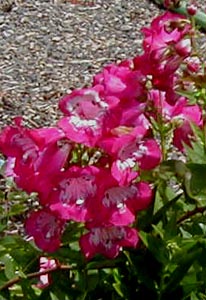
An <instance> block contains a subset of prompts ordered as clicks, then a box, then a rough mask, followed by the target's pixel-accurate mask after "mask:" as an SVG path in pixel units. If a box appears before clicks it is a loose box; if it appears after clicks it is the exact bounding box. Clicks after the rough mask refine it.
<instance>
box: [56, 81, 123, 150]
mask: <svg viewBox="0 0 206 300" xmlns="http://www.w3.org/2000/svg"><path fill="white" fill-rule="evenodd" d="M118 102H119V99H118V98H116V97H105V95H104V90H103V87H102V86H100V85H98V86H95V87H93V88H87V89H82V90H76V91H74V92H72V93H71V94H69V95H67V96H65V97H63V98H62V99H61V100H60V102H59V107H60V109H61V110H62V111H63V113H64V114H65V115H66V117H64V118H62V119H61V120H60V121H59V122H58V126H59V127H60V128H62V129H63V131H64V132H65V134H66V136H67V138H69V139H71V140H72V141H74V142H77V143H83V144H85V145H87V146H95V144H96V142H97V141H98V139H99V138H100V137H101V136H102V134H103V132H104V130H106V128H107V127H109V126H110V123H113V122H115V119H116V118H115V117H114V115H111V110H112V109H113V108H114V107H115V106H116V105H117V104H118Z"/></svg>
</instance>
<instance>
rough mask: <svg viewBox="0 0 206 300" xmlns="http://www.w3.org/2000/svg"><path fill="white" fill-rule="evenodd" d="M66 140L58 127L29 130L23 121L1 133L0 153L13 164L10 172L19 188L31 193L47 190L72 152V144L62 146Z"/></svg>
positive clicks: (9, 167) (17, 120) (9, 165)
mask: <svg viewBox="0 0 206 300" xmlns="http://www.w3.org/2000/svg"><path fill="white" fill-rule="evenodd" d="M63 137H64V133H63V132H62V131H61V130H59V129H57V128H40V129H27V128H25V127H23V126H22V125H21V119H16V120H15V124H14V126H7V127H6V128H4V129H3V130H2V132H1V134H0V150H1V151H2V152H3V154H5V155H6V156H7V157H9V162H11V161H12V169H11V164H8V165H7V166H8V167H7V171H9V173H10V174H11V173H13V174H12V176H13V177H14V180H15V182H16V184H17V186H18V187H20V188H22V189H24V190H25V191H26V192H28V193H31V192H38V193H41V192H43V193H45V192H47V191H48V189H49V187H51V186H52V184H53V180H54V178H55V176H56V175H57V174H58V173H59V172H61V168H63V167H64V164H65V163H66V160H67V158H68V155H69V153H70V150H71V146H70V144H69V143H62V145H61V143H59V142H60V141H61V140H62V138H63ZM48 175H49V176H48Z"/></svg>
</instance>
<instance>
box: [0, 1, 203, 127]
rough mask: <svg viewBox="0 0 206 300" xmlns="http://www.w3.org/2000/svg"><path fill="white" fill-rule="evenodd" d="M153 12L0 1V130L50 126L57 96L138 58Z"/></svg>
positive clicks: (139, 5)
mask: <svg viewBox="0 0 206 300" xmlns="http://www.w3.org/2000/svg"><path fill="white" fill-rule="evenodd" d="M199 1H200V2H201V0H199ZM72 2H73V4H72ZM202 2H205V1H202ZM6 3H7V6H6V5H5V4H6ZM204 6H205V4H203V7H204ZM159 13H160V10H159V9H158V8H157V7H156V6H155V5H154V4H152V3H151V2H150V1H149V0H141V1H138V0H67V1H65V0H53V1H51V0H50V1H49V0H47V1H46V0H0V32H1V36H0V74H1V75H0V126H3V125H5V124H8V123H10V122H11V119H12V118H13V116H15V115H23V116H24V120H25V123H26V124H27V125H28V126H32V127H33V126H35V127H38V126H42V125H52V124H54V123H55V121H56V119H57V117H58V111H57V103H58V99H59V98H60V97H61V95H63V94H65V93H67V92H69V91H70V90H71V89H73V88H77V87H82V86H85V85H88V84H89V83H90V82H91V78H92V76H93V75H94V74H95V73H96V72H98V71H99V70H100V69H101V68H102V66H104V65H106V64H108V63H110V62H114V61H119V60H122V59H124V58H128V57H133V56H135V55H136V54H138V53H140V52H141V43H142V35H141V32H140V29H141V27H142V26H145V25H148V24H149V23H150V21H151V19H153V18H154V17H155V16H157V15H158V14H159ZM203 38H204V40H205V36H204V37H203ZM203 44H204V43H202V45H203ZM204 49H205V48H204Z"/></svg>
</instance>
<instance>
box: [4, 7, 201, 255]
mask: <svg viewBox="0 0 206 300" xmlns="http://www.w3.org/2000/svg"><path fill="white" fill-rule="evenodd" d="M143 33H144V41H143V50H144V53H143V54H142V55H140V56H136V57H135V58H134V59H131V60H126V61H122V62H121V63H119V64H111V65H108V66H106V67H104V69H103V70H102V72H100V73H99V74H97V75H96V76H94V78H93V82H92V86H91V87H88V88H83V89H78V90H74V91H73V92H71V93H70V94H69V95H66V96H64V97H63V98H62V99H61V100H60V102H59V108H60V110H61V111H62V112H63V114H64V116H63V117H62V118H61V119H60V120H59V121H58V123H57V124H56V126H55V127H51V128H39V129H28V128H25V127H24V126H23V125H22V120H21V118H16V119H15V120H14V125H12V126H7V127H6V128H4V129H3V130H2V132H1V134H0V150H1V151H2V153H3V154H4V155H6V156H7V157H8V162H7V170H6V172H7V174H8V175H9V176H13V178H14V181H15V183H16V184H17V186H18V187H19V188H21V189H23V190H25V191H26V192H28V193H32V192H36V193H37V194H38V199H39V204H40V207H41V208H40V209H39V210H37V211H33V212H32V213H31V214H30V216H29V217H28V219H27V221H26V225H25V226H26V231H27V233H28V234H29V235H31V236H33V238H34V240H35V243H36V245H37V246H38V247H39V248H41V249H42V250H44V251H47V252H53V251H55V250H57V249H58V248H59V247H60V243H61V236H62V233H63V230H64V228H65V224H66V223H67V222H69V221H75V222H81V223H84V224H85V231H87V232H86V233H85V234H83V235H82V237H81V238H80V247H81V249H82V251H83V253H84V255H85V257H86V258H87V259H90V258H92V257H93V256H94V255H95V254H97V253H99V254H102V255H105V256H107V257H109V258H114V257H116V256H117V255H118V253H119V251H120V250H121V248H122V247H136V245H137V243H138V241H139V237H138V232H137V229H136V228H133V227H132V226H131V225H132V224H133V222H134V221H135V219H136V215H137V213H138V211H140V210H143V209H146V208H147V207H148V206H149V204H150V203H151V201H152V198H153V197H152V196H153V192H152V186H151V185H150V184H149V183H148V182H145V181H143V180H142V179H141V172H142V170H151V169H154V168H155V167H157V166H158V165H159V164H160V162H161V159H162V149H161V145H160V142H159V141H160V138H159V136H158V130H157V132H156V133H157V134H156V135H155V131H154V130H153V125H152V124H153V123H154V122H156V123H157V124H159V126H160V125H161V126H162V127H161V128H163V126H166V125H167V124H173V126H172V128H174V131H173V144H174V146H176V147H177V148H178V149H179V150H183V151H184V143H186V144H189V145H190V140H191V138H190V137H191V136H192V134H193V133H192V128H191V125H190V124H191V122H194V123H195V124H196V125H197V126H202V117H201V108H200V107H199V106H198V105H196V104H195V105H191V104H190V103H189V100H188V99H187V98H185V97H183V96H179V95H178V94H177V93H176V90H177V88H178V87H180V85H182V84H183V83H182V82H181V81H180V74H181V72H186V71H187V72H198V70H199V68H198V62H197V60H194V58H193V60H190V55H191V51H192V47H191V38H190V37H191V35H192V28H191V26H190V24H189V23H188V22H187V20H186V19H185V18H183V17H182V16H179V15H172V14H170V13H168V12H167V13H165V14H164V15H162V16H160V17H157V18H156V19H154V20H153V22H152V23H151V26H150V27H149V28H143ZM182 65H184V67H185V69H187V70H186V71H185V69H184V71H183V70H181V69H180V66H182ZM187 67H188V68H187ZM159 128H160V127H159ZM160 131H161V132H162V129H161V130H160Z"/></svg>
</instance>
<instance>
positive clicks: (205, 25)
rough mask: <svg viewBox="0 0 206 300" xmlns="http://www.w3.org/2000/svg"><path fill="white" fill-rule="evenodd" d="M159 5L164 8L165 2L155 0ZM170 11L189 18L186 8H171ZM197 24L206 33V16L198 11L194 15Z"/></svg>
mask: <svg viewBox="0 0 206 300" xmlns="http://www.w3.org/2000/svg"><path fill="white" fill-rule="evenodd" d="M153 2H154V3H156V4H157V5H161V6H163V3H164V0H153ZM169 10H171V11H173V12H176V13H178V14H181V15H184V16H187V17H188V16H189V15H188V12H187V8H186V7H185V6H180V7H175V8H170V9H169ZM194 19H195V23H196V24H197V25H198V26H199V27H200V29H201V30H203V31H206V14H205V13H204V12H201V11H199V10H198V11H197V13H196V14H195V15H194Z"/></svg>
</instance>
